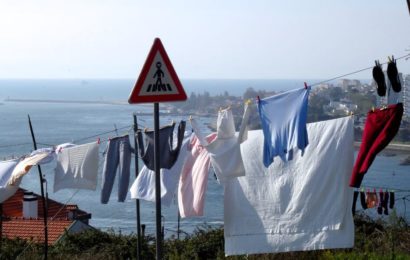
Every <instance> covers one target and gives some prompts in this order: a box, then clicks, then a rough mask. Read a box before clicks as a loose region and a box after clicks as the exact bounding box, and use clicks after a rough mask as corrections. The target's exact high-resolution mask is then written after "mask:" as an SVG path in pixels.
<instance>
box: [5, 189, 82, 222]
mask: <svg viewBox="0 0 410 260" xmlns="http://www.w3.org/2000/svg"><path fill="white" fill-rule="evenodd" d="M25 191H26V190H25V189H22V188H19V189H18V190H17V192H16V193H15V194H14V195H13V196H12V197H10V198H9V199H7V200H6V201H4V202H3V215H4V216H8V217H23V203H22V201H23V197H24V192H25ZM33 195H35V196H37V199H38V217H39V218H43V217H44V215H43V200H42V199H41V196H40V195H38V194H35V193H33ZM75 207H76V208H77V216H85V215H87V214H88V213H87V212H85V211H82V210H80V209H78V207H77V205H73V204H70V205H64V204H63V203H60V202H57V201H55V200H52V199H50V198H49V199H48V218H52V217H54V218H63V219H66V218H67V217H68V212H69V211H70V210H73V209H74V208H75ZM61 208H63V209H62V210H60V209H61Z"/></svg>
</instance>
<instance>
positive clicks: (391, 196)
mask: <svg viewBox="0 0 410 260" xmlns="http://www.w3.org/2000/svg"><path fill="white" fill-rule="evenodd" d="M393 207H394V192H390V203H389V208H391V209H392V208H393Z"/></svg>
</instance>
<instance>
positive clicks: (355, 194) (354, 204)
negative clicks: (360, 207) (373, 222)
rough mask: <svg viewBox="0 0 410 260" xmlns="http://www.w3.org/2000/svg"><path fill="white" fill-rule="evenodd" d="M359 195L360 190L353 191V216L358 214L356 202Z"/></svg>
mask: <svg viewBox="0 0 410 260" xmlns="http://www.w3.org/2000/svg"><path fill="white" fill-rule="evenodd" d="M357 197H359V192H358V191H355V192H354V193H353V204H352V214H353V216H354V215H355V214H356V202H357Z"/></svg>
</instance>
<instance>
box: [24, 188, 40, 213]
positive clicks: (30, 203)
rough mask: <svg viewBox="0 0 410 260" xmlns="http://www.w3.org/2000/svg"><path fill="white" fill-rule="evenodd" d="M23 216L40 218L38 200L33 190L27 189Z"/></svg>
mask: <svg viewBox="0 0 410 260" xmlns="http://www.w3.org/2000/svg"><path fill="white" fill-rule="evenodd" d="M23 218H38V201H37V196H35V195H34V194H33V192H30V191H25V192H24V197H23Z"/></svg>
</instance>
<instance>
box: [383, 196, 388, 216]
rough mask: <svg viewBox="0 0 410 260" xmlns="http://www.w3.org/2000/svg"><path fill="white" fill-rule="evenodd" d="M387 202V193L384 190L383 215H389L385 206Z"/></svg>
mask: <svg viewBox="0 0 410 260" xmlns="http://www.w3.org/2000/svg"><path fill="white" fill-rule="evenodd" d="M388 202H389V193H388V192H387V191H385V192H384V201H383V208H384V215H389V207H388V206H387V204H388Z"/></svg>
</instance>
